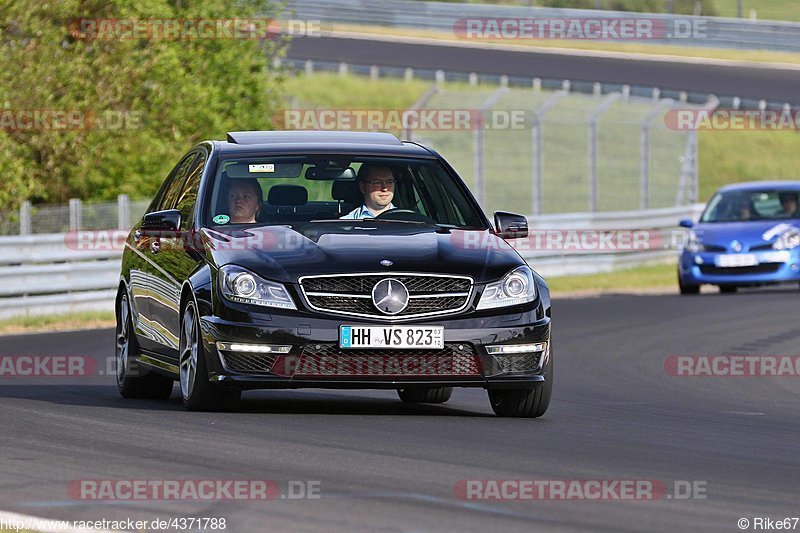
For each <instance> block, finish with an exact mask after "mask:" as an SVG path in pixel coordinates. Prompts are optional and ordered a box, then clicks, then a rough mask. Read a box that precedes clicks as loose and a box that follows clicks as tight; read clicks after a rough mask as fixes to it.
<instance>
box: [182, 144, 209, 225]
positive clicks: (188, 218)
mask: <svg viewBox="0 0 800 533" xmlns="http://www.w3.org/2000/svg"><path fill="white" fill-rule="evenodd" d="M205 165H206V156H205V154H204V153H201V154H200V155H198V156H197V159H196V160H195V161H194V163H192V165H191V167H190V168H189V175H188V176H187V177H186V182H185V184H184V186H183V188H182V189H181V193H180V195H179V196H178V201H177V203H176V204H175V209H177V210H178V211H180V212H181V220H182V221H183V222H182V223H181V225H182V226H183V227H184V228H188V227H189V226H190V225H191V223H192V217H193V215H194V207H195V205H197V192H198V191H199V190H200V178H202V177H203V169H204V168H205Z"/></svg>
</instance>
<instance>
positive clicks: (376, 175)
mask: <svg viewBox="0 0 800 533" xmlns="http://www.w3.org/2000/svg"><path fill="white" fill-rule="evenodd" d="M357 177H358V188H359V189H360V190H361V194H362V195H363V196H364V203H363V204H362V205H361V207H357V208H355V209H353V210H352V211H350V212H349V213H347V214H346V215H344V216H342V217H340V218H346V219H358V218H375V217H377V216H378V215H380V214H381V213H384V212H386V211H389V210H390V209H394V208H395V206H394V204H392V200H393V199H394V188H395V185H396V184H397V179H396V178H395V176H394V173H393V172H392V169H391V168H389V167H385V166H376V165H368V164H363V165H361V168H359V169H358V175H357Z"/></svg>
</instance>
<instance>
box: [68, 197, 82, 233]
mask: <svg viewBox="0 0 800 533" xmlns="http://www.w3.org/2000/svg"><path fill="white" fill-rule="evenodd" d="M82 218H83V217H82V213H81V201H80V200H79V199H78V198H70V200H69V229H70V231H78V230H79V229H81V226H82V225H83V220H81V219H82Z"/></svg>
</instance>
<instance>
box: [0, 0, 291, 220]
mask: <svg viewBox="0 0 800 533" xmlns="http://www.w3.org/2000/svg"><path fill="white" fill-rule="evenodd" d="M7 2H8V0H0V4H2V7H0V49H1V50H2V53H0V112H2V113H3V114H2V115H0V119H5V120H3V121H0V176H2V177H3V178H2V180H0V205H2V206H4V207H6V208H8V207H10V208H16V207H17V206H18V204H19V202H20V201H21V200H23V199H26V198H28V199H30V200H32V201H34V202H57V203H58V202H65V201H66V200H67V199H68V198H71V197H77V198H84V199H111V198H114V197H115V196H116V195H117V194H119V193H127V194H130V195H132V196H134V197H143V196H144V197H147V196H150V195H152V194H154V192H155V190H156V189H157V187H158V185H159V184H160V183H161V182H162V181H163V179H164V177H165V176H166V174H167V173H168V172H169V170H170V169H171V168H172V165H174V164H175V163H176V162H177V160H178V158H179V157H180V155H181V154H182V153H184V152H185V151H186V150H187V149H188V148H190V147H191V146H192V145H193V144H195V143H196V142H198V141H200V140H202V139H205V138H220V137H221V136H223V135H224V133H225V132H226V131H228V130H244V129H269V128H270V126H271V121H270V117H271V116H272V114H273V112H274V110H275V108H276V107H277V106H278V104H279V94H280V92H279V91H280V85H281V80H282V78H281V74H280V72H277V71H274V70H273V69H272V68H271V64H272V60H273V59H274V58H276V57H279V56H281V55H282V54H283V53H284V52H285V44H286V42H285V40H282V39H258V38H197V39H195V38H192V35H193V34H192V32H191V31H185V29H186V28H188V27H190V26H191V24H190V25H189V26H184V27H183V28H182V30H181V32H180V34H179V35H180V36H181V37H182V38H180V39H166V38H152V37H147V36H145V37H144V38H114V36H119V35H120V34H119V33H113V32H106V33H104V34H102V35H100V36H102V37H105V38H97V37H98V36H99V35H98V33H96V32H92V31H86V30H87V28H91V26H87V22H86V21H87V20H95V21H96V20H100V19H102V20H108V19H117V20H120V19H121V20H129V19H135V20H139V21H144V20H147V21H150V23H151V27H152V21H154V20H166V19H172V20H175V19H179V20H182V21H191V20H194V21H196V20H197V19H201V18H202V19H205V20H215V19H217V20H219V19H251V18H256V20H260V19H262V18H264V19H265V17H270V16H273V15H274V9H275V8H274V6H266V7H265V3H264V2H255V1H254V0H212V1H210V2H187V1H186V0H183V1H181V0H175V1H172V2H167V1H165V0H135V1H134V0H52V1H48V0H41V1H38V2H31V1H26V0H11V3H7ZM271 9H272V10H273V11H272V12H271V11H270V10H271ZM79 20H83V21H84V22H83V24H80V23H77V22H76V21H79ZM187 24H189V23H187ZM106 27H107V28H108V26H106ZM95 28H98V26H95ZM99 28H101V27H99ZM116 28H118V30H116V31H119V28H120V27H119V26H116ZM81 30H84V31H81ZM156 37H162V36H161V35H160V34H157V35H156ZM205 37H208V35H205ZM21 110H50V111H69V110H74V111H79V112H82V113H84V115H83V117H84V121H85V122H84V123H86V124H88V126H89V127H85V128H80V129H46V128H38V129H37V128H33V129H24V128H23V129H20V128H19V127H18V126H19V125H20V123H19V121H16V120H15V117H16V118H18V116H19V115H18V112H19V111H21ZM92 116H96V117H97V118H98V120H97V121H94V122H93V121H92V120H90V118H88V117H92ZM109 119H113V121H112V122H114V123H115V124H114V125H115V126H122V127H121V128H120V129H110V128H109V126H111V125H110V124H107V127H105V128H99V127H97V124H98V123H100V122H104V121H105V122H106V123H108V122H109ZM9 120H11V122H10V123H9Z"/></svg>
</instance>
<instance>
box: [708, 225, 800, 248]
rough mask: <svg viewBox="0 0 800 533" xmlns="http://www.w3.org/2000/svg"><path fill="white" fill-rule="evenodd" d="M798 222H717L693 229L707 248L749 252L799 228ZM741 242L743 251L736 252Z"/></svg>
mask: <svg viewBox="0 0 800 533" xmlns="http://www.w3.org/2000/svg"><path fill="white" fill-rule="evenodd" d="M797 223H798V221H796V220H786V221H780V220H763V221H753V222H717V223H705V224H702V223H701V224H697V225H696V226H695V227H694V228H693V229H694V231H695V233H696V234H697V237H698V239H699V240H700V241H701V242H702V243H703V245H705V246H719V247H722V248H724V249H726V250H730V251H747V250H748V249H750V248H752V247H753V246H759V245H766V244H770V243H773V242H775V240H776V239H777V238H778V236H780V235H782V234H783V233H785V232H786V231H789V230H792V229H794V228H798V226H797ZM733 241H739V243H741V245H742V249H741V250H734V247H733V246H732V243H733Z"/></svg>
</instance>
